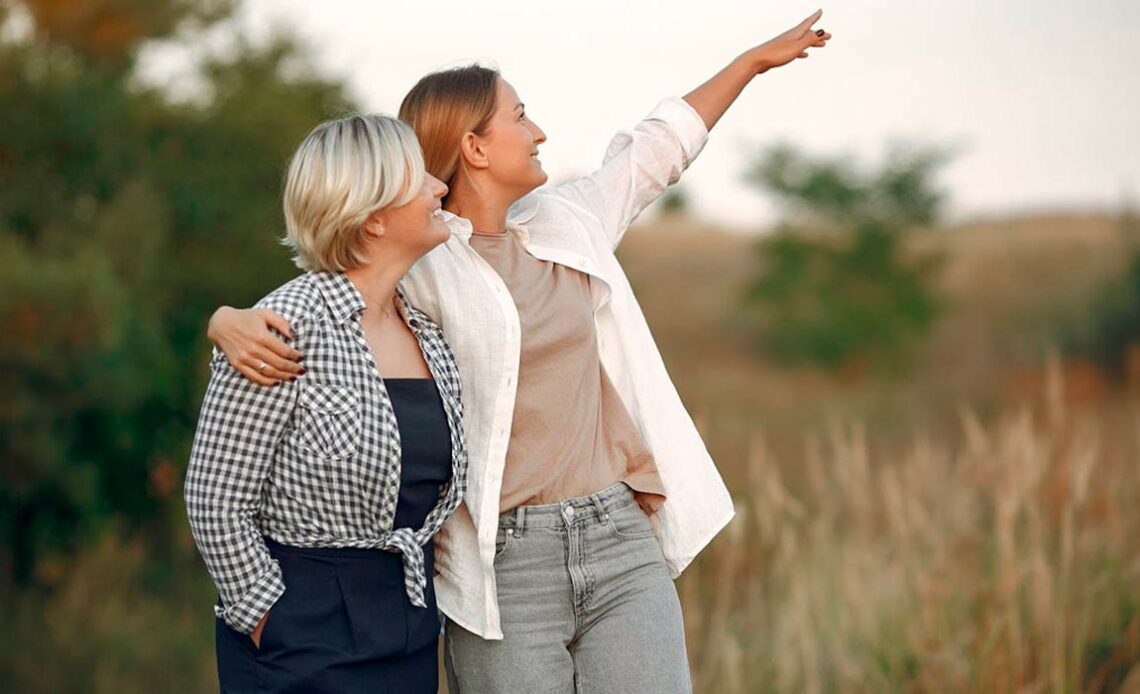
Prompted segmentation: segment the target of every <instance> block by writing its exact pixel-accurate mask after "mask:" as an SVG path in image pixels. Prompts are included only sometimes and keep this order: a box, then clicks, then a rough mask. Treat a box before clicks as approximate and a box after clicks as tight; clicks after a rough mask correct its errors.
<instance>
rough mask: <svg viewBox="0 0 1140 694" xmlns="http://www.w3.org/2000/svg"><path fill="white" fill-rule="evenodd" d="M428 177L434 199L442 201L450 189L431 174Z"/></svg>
mask: <svg viewBox="0 0 1140 694" xmlns="http://www.w3.org/2000/svg"><path fill="white" fill-rule="evenodd" d="M427 177H428V183H429V184H430V187H431V194H432V197H435V198H441V199H442V198H443V196H445V195H447V191H448V187H447V184H446V183H444V182H443V181H441V180H439V179H438V178H436V177H435V176H432V175H431V174H428V175H427Z"/></svg>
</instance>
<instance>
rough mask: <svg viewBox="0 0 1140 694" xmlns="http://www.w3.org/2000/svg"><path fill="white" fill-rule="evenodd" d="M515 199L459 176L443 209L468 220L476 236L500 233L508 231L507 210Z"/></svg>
mask: <svg viewBox="0 0 1140 694" xmlns="http://www.w3.org/2000/svg"><path fill="white" fill-rule="evenodd" d="M513 202H514V198H513V197H511V196H509V195H504V194H502V193H501V192H498V191H495V190H494V187H493V186H490V185H487V184H485V183H484V184H482V185H480V184H479V183H477V182H474V181H472V180H471V179H469V178H467V177H465V176H457V177H456V179H455V181H454V183H453V184H452V186H451V192H450V193H449V194H448V196H447V204H446V205H444V209H446V210H447V211H448V212H450V213H452V214H454V215H458V216H460V217H466V218H467V220H468V221H470V222H471V226H472V227H473V228H474V230H475V233H476V234H501V233H503V232H505V231H506V230H507V210H508V209H509V208H510V206H511V203H513Z"/></svg>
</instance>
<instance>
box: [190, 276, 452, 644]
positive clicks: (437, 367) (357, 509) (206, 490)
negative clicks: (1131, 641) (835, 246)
mask: <svg viewBox="0 0 1140 694" xmlns="http://www.w3.org/2000/svg"><path fill="white" fill-rule="evenodd" d="M397 296H398V298H399V301H398V302H397V305H398V307H399V311H400V314H401V317H402V318H403V319H404V322H405V323H407V325H408V327H409V328H411V330H412V333H413V334H414V335H415V337H416V340H417V341H418V342H419V345H420V349H421V350H422V352H423V356H424V359H425V361H426V362H427V366H428V369H429V371H431V375H432V377H433V379H434V381H435V385H436V387H437V388H438V389H439V393H440V396H441V400H442V401H443V407H444V411H445V413H446V416H447V422H448V426H449V427H450V429H451V451H452V479H451V480H450V481H449V482H448V483H447V484H446V485H444V486H443V488H441V490H440V495H439V502H438V503H437V504H436V506H435V508H433V509H432V511H431V512H430V513H429V514H428V516H427V519H426V520H425V522H424V526H423V527H422V528H418V529H412V528H394V527H392V526H393V522H394V519H395V516H396V504H397V501H398V500H399V490H400V464H401V460H400V456H401V448H400V432H399V427H398V425H397V422H396V415H395V412H394V411H393V409H392V403H391V400H390V399H389V397H388V391H387V389H386V388H385V386H384V381H383V379H382V378H381V374H380V372H379V370H378V369H377V366H376V361H375V359H374V358H373V355H372V350H371V349H370V347H369V344H368V341H367V339H366V338H365V336H364V331H363V329H362V328H361V325H360V316H361V314H362V313H363V311H364V308H365V305H364V299H363V297H362V296H361V295H360V292H359V291H357V289H356V287H355V286H354V285H353V284H352V282H351V280H349V279H348V277H347V276H345V275H344V274H343V273H324V272H310V273H306V274H304V275H301V276H300V277H297V278H296V279H294V280H292V281H290V282H288V283H287V284H285V285H283V286H282V287H280V288H278V289H277V290H275V291H274V292H272V293H271V294H269V295H268V296H267V297H265V298H264V299H262V300H261V301H260V302H259V303H258V304H257V305H258V307H261V308H268V309H271V310H273V311H276V312H278V313H280V314H281V315H283V316H284V317H285V318H286V319H288V321H289V323H290V326H291V328H292V331H293V338H294V339H293V340H292V344H293V346H294V347H295V348H297V349H299V350H301V352H302V353H304V355H305V370H306V373H305V374H304V375H303V376H301V377H299V378H298V379H296V380H295V381H292V382H284V383H279V384H277V385H276V386H273V387H270V388H264V387H261V386H258V385H255V384H254V383H253V382H252V381H249V380H248V379H246V378H245V377H244V376H242V375H241V374H240V373H238V372H237V371H236V370H235V369H234V368H233V367H232V366H230V364H229V363H228V362H227V361H226V358H225V355H224V354H222V353H221V352H220V351H218V350H216V349H215V350H214V357H213V360H212V361H211V364H210V365H211V368H212V370H213V374H212V377H211V378H210V384H209V386H208V388H207V390H206V396H205V400H204V402H203V403H202V410H201V413H200V414H199V419H198V430H197V432H196V434H195V436H194V445H193V448H192V450H191V453H190V466H189V469H188V470H187V473H186V486H185V491H184V497H185V500H186V508H187V511H188V514H189V518H190V528H191V530H192V532H193V534H194V540H195V542H196V543H197V545H198V550H199V552H200V553H201V555H202V558H203V559H204V560H205V562H206V567H207V568H208V569H209V572H210V575H211V577H212V578H213V579H214V583H215V584H216V585H217V587H218V591H219V593H220V594H221V598H222V604H221V606H218V607H216V608H215V611H216V614H217V616H218V617H220V618H222V619H223V620H225V622H226V623H227V624H229V625H230V626H231V627H233V628H234V629H236V630H238V631H240V632H243V633H249V632H251V631H253V629H254V628H255V627H256V626H257V623H258V622H259V621H260V620H261V617H262V616H263V615H264V614H265V613H266V612H267V611H268V610H269V609H270V608H271V607H272V606H273V604H274V603H275V602H276V601H277V599H278V598H279V597H280V596H281V594H282V593H284V592H285V588H286V586H285V585H284V584H283V583H282V577H281V569H280V567H279V566H278V564H277V562H276V561H275V560H274V559H273V558H272V557H271V556H270V554H269V551H268V548H267V547H266V546H265V543H264V540H263V536H265V535H268V536H269V537H272V538H273V539H275V540H277V541H279V542H282V543H284V544H288V545H294V546H297V547H356V548H378V549H383V550H387V551H389V552H396V553H399V554H400V555H402V558H403V564H404V584H405V589H406V591H407V594H408V598H409V600H410V601H411V602H412V604H414V605H417V606H420V607H423V606H425V601H424V590H425V588H426V587H427V576H425V570H424V548H423V546H424V544H425V543H427V542H428V540H429V539H431V537H432V535H434V534H435V533H436V531H437V530H439V528H440V526H441V525H442V524H443V522H444V520H446V519H447V518H448V517H449V516H450V515H451V514H452V512H454V511H455V509H456V507H457V506H458V505H459V502H460V500H461V499H462V496H463V494H464V492H465V490H466V474H467V454H466V448H465V440H464V436H463V410H462V404H461V402H460V379H459V373H458V371H457V367H456V364H455V360H454V357H453V356H452V354H451V350H450V349H449V348H448V346H447V343H446V342H444V340H443V335H442V333H441V332H440V329H439V327H438V326H437V325H436V324H435V323H433V322H432V321H431V320H430V319H429V318H428V317H427V316H425V315H424V314H422V313H420V312H419V311H417V310H416V309H414V308H412V306H411V305H409V304H408V302H407V301H406V300H405V298H404V295H403V294H402V293H401V292H400V291H399V290H397Z"/></svg>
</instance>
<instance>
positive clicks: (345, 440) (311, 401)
mask: <svg viewBox="0 0 1140 694" xmlns="http://www.w3.org/2000/svg"><path fill="white" fill-rule="evenodd" d="M297 404H298V405H299V406H300V408H301V409H302V410H303V414H302V417H301V424H300V426H299V427H298V428H297V431H296V433H295V434H294V436H295V440H296V442H297V445H299V446H301V447H302V448H305V449H307V450H309V451H311V452H313V453H315V454H317V455H319V456H321V457H322V458H325V459H343V458H349V457H351V456H353V455H354V454H355V453H356V450H357V448H358V447H359V444H360V437H361V433H362V432H361V430H360V395H359V394H358V393H357V392H356V391H355V390H353V389H352V388H349V387H346V386H334V385H328V384H321V383H306V384H304V385H302V386H301V388H300V390H299V391H298V394H297Z"/></svg>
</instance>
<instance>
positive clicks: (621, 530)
mask: <svg viewBox="0 0 1140 694" xmlns="http://www.w3.org/2000/svg"><path fill="white" fill-rule="evenodd" d="M606 527H608V528H609V530H610V533H611V534H613V535H614V537H617V538H619V539H622V540H644V539H646V538H651V537H654V536H655V535H656V533H655V532H654V530H653V524H652V523H650V522H649V516H647V515H645V511H642V510H641V507H640V506H638V505H637V504H635V503H632V504H629V505H627V506H622V507H621V508H617V509H614V510H612V511H610V512H609V513H607V514H606Z"/></svg>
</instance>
